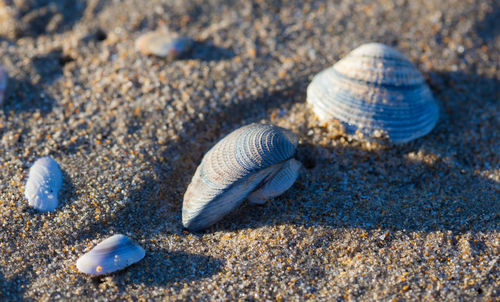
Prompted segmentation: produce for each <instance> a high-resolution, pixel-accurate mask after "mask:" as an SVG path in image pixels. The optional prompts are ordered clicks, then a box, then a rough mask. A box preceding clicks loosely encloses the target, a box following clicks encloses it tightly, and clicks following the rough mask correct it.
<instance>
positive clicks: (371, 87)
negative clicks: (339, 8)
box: [307, 43, 439, 144]
mask: <svg viewBox="0 0 500 302" xmlns="http://www.w3.org/2000/svg"><path fill="white" fill-rule="evenodd" d="M307 102H308V103H309V104H311V105H312V109H313V111H314V113H315V114H316V115H317V116H318V117H319V119H320V120H322V121H325V122H328V121H334V120H338V121H340V122H341V123H342V124H343V125H344V126H345V128H346V132H347V133H348V134H356V135H355V137H358V138H361V139H364V140H377V139H388V140H389V141H390V142H392V143H396V144H398V143H405V142H408V141H411V140H413V139H416V138H418V137H421V136H424V135H425V134H427V133H429V132H430V131H431V130H432V129H433V128H434V126H435V125H436V122H437V120H438V116H439V109H438V105H437V102H436V100H435V99H434V97H433V95H432V92H431V91H430V89H429V87H428V85H427V84H426V83H425V79H424V78H423V76H422V74H421V73H420V72H419V71H418V70H417V69H416V67H415V66H414V65H413V64H412V63H411V62H410V61H409V60H408V59H407V58H406V57H405V56H404V55H403V54H401V53H400V52H399V51H397V50H395V49H394V48H391V47H389V46H387V45H384V44H380V43H369V44H365V45H362V46H360V47H358V48H356V49H355V50H353V51H352V52H350V53H349V54H348V55H347V56H346V57H345V58H343V59H342V60H340V61H338V62H337V63H336V64H335V65H333V66H332V67H330V68H327V69H325V70H323V71H322V72H320V73H318V74H317V75H316V76H315V77H314V78H313V80H312V81H311V83H310V84H309V86H308V88H307Z"/></svg>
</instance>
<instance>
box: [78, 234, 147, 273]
mask: <svg viewBox="0 0 500 302" xmlns="http://www.w3.org/2000/svg"><path fill="white" fill-rule="evenodd" d="M145 254H146V252H145V251H144V249H143V248H142V247H140V246H139V245H137V244H136V243H134V242H133V241H132V240H130V238H128V237H127V236H125V235H121V234H117V235H113V236H111V237H109V238H108V239H106V240H104V241H103V242H101V243H99V244H98V245H96V246H95V247H94V248H93V249H91V250H90V251H89V252H87V253H86V254H84V255H83V256H81V257H80V258H79V259H78V260H77V261H76V267H77V268H78V270H79V271H80V272H82V273H85V274H89V275H104V274H108V273H112V272H115V271H118V270H121V269H124V268H126V267H127V266H130V265H132V264H134V263H136V262H138V261H139V260H141V259H142V258H144V255H145Z"/></svg>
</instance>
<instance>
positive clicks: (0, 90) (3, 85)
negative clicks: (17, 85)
mask: <svg viewBox="0 0 500 302" xmlns="http://www.w3.org/2000/svg"><path fill="white" fill-rule="evenodd" d="M7 77H8V76H7V72H6V71H5V69H3V67H2V66H0V106H2V104H3V98H4V94H5V89H7Z"/></svg>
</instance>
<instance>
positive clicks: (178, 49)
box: [135, 31, 194, 59]
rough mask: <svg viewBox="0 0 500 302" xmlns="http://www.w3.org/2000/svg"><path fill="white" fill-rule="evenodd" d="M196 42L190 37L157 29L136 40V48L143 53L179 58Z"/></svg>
mask: <svg viewBox="0 0 500 302" xmlns="http://www.w3.org/2000/svg"><path fill="white" fill-rule="evenodd" d="M193 44H194V42H193V39H191V38H189V37H181V36H178V35H177V34H174V33H169V32H164V31H156V32H149V33H145V34H143V35H142V36H140V37H139V38H138V39H137V40H136V42H135V48H136V49H137V50H138V51H140V52H141V54H143V55H155V56H158V57H162V58H164V57H167V58H172V59H175V58H178V57H180V56H181V55H183V54H184V53H185V52H187V51H188V50H190V49H191V47H192V46H193Z"/></svg>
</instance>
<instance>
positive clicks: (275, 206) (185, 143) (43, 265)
mask: <svg viewBox="0 0 500 302" xmlns="http://www.w3.org/2000/svg"><path fill="white" fill-rule="evenodd" d="M160 27H167V28H169V29H171V30H173V31H176V32H179V33H181V34H185V35H188V36H191V37H193V38H194V39H195V40H196V41H197V42H196V44H195V46H194V48H193V50H192V51H191V52H190V53H188V54H186V56H185V57H183V58H182V59H180V60H175V61H166V60H163V59H160V58H154V57H145V56H141V55H140V54H138V53H137V52H136V51H135V50H134V41H135V39H136V38H137V37H138V36H140V35H141V34H142V33H144V32H147V31H150V30H154V29H156V28H160ZM371 41H377V42H382V43H386V44H389V45H392V46H394V47H396V48H397V49H399V50H400V51H401V52H403V53H404V54H405V55H407V56H408V58H409V59H410V60H411V61H412V62H414V63H415V65H416V66H417V67H418V68H419V69H420V70H421V71H422V73H423V74H424V76H425V77H426V79H427V82H428V83H429V85H430V87H431V89H432V91H433V93H434V94H435V96H436V97H437V98H438V99H439V100H440V105H441V116H440V120H439V122H438V124H437V126H436V128H435V129H434V130H433V131H432V132H431V133H430V134H428V135H427V136H425V137H423V138H421V139H418V140H416V141H414V142H411V143H409V144H405V145H401V146H395V147H383V146H380V145H377V144H370V143H360V142H356V141H352V140H351V139H350V138H349V137H346V136H345V135H343V134H342V133H341V132H339V131H338V129H337V128H336V127H335V126H331V125H324V124H322V123H320V122H318V121H317V120H316V118H315V117H314V115H313V113H312V111H311V110H310V108H309V107H308V106H307V105H306V103H305V99H306V95H305V90H306V87H307V85H308V83H309V81H310V79H311V78H312V76H313V75H314V74H316V73H317V72H319V71H320V70H322V69H324V68H326V67H328V66H331V65H332V64H333V63H335V62H336V61H337V60H339V59H340V58H342V57H343V56H345V55H346V54H347V53H348V52H349V51H350V50H352V49H353V48H355V47H357V46H359V45H361V44H362V43H365V42H371ZM499 50H500V4H499V2H498V1H496V0H489V1H488V0H484V1H483V0H470V1H462V0H445V1H431V0H429V1H410V0H407V1H402V0H401V1H399V0H398V1H377V2H375V1H351V0H345V1H257V0H253V1H202V0H197V1H193V0H186V1H185V0H177V1H174V0H173V1H154V0H151V1H141V0H121V1H118V0H116V1H103V0H101V1H100V0H91V1H83V0H75V1H73V0H68V1H62V0H54V1H49V0H39V1H35V0H0V64H1V65H3V66H4V67H5V68H6V69H7V71H8V73H9V85H8V89H7V92H6V98H5V101H4V105H3V110H0V159H1V160H0V177H1V181H0V300H2V301H11V300H21V299H25V300H28V301H29V300H37V301H38V300H42V301H47V300H51V301H53V300H81V301H92V300H96V299H97V300H99V301H108V300H115V299H120V300H130V301H141V300H151V299H154V300H162V299H164V300H218V301H221V300H231V301H233V300H238V299H241V300H246V301H252V300H278V301H280V300H283V301H304V300H318V301H349V300H362V301H374V300H380V301H408V300H425V301H452V300H455V301H456V300H484V301H494V300H496V299H498V298H499V296H500V276H499V270H498V267H499V257H500V252H499V244H500V224H499V223H500V197H499V196H500V161H499V159H500V51H499ZM251 122H272V123H275V124H277V125H280V126H283V127H286V128H289V129H292V130H293V131H294V132H295V133H297V134H298V135H299V136H300V137H301V140H302V143H303V144H304V146H305V148H308V150H309V152H310V154H311V155H313V159H314V163H315V165H313V162H312V160H311V164H310V165H308V167H309V169H304V170H303V171H302V172H301V175H300V177H299V179H298V180H297V182H296V183H295V184H294V186H293V187H292V188H291V189H290V190H288V191H287V192H286V193H285V194H283V195H282V196H280V197H278V198H275V199H274V200H271V201H269V202H268V203H267V204H265V205H263V206H254V205H249V204H247V203H245V204H244V205H243V206H242V207H240V208H239V209H238V210H237V211H235V212H234V213H232V214H231V215H229V216H227V217H226V218H225V219H224V220H222V221H221V222H219V223H217V224H216V225H215V226H213V227H212V228H210V229H209V230H207V231H205V232H203V233H199V234H192V233H189V232H187V231H185V230H184V229H183V228H182V225H181V207H182V197H183V194H184V191H185V189H186V187H187V185H188V183H189V181H190V179H191V177H192V175H193V173H194V171H195V168H196V166H197V165H198V164H199V162H200V160H201V158H202V156H203V154H204V153H205V152H206V151H207V150H208V149H209V148H210V147H211V146H212V145H213V144H214V143H215V141H216V140H217V139H218V138H220V137H221V136H223V135H226V134H227V133H229V132H231V131H232V130H234V129H236V128H238V127H240V126H242V125H245V124H248V123H251ZM45 155H50V156H52V157H53V158H55V159H56V160H57V161H58V162H59V163H60V165H61V168H62V170H63V171H64V184H63V190H62V192H61V193H60V195H59V199H60V205H59V207H58V208H57V209H56V210H55V211H54V212H52V213H43V214H42V213H38V212H36V211H34V210H32V209H30V208H28V207H27V202H26V200H25V198H24V195H23V194H24V193H23V189H24V185H25V182H26V175H27V171H28V169H29V167H30V165H31V164H32V163H33V162H34V161H35V160H36V159H37V158H39V157H41V156H45ZM116 233H123V234H126V235H128V236H129V237H131V238H132V239H134V240H135V241H137V242H138V243H139V244H141V245H142V246H143V247H144V248H145V249H146V257H145V258H144V259H143V260H142V261H141V262H139V263H137V264H135V265H133V266H131V267H129V268H128V269H126V270H124V271H121V272H118V273H115V274H112V275H109V276H105V277H100V278H90V277H87V276H85V275H83V274H81V273H78V272H77V271H76V268H75V261H76V259H77V258H78V257H79V256H81V255H82V254H83V253H84V252H85V251H88V250H89V249H90V248H91V247H93V246H95V245H96V244H97V243H98V242H100V241H101V240H103V239H104V238H106V237H108V236H110V235H112V234H116Z"/></svg>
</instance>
